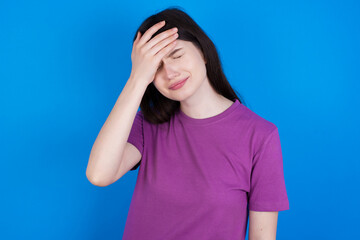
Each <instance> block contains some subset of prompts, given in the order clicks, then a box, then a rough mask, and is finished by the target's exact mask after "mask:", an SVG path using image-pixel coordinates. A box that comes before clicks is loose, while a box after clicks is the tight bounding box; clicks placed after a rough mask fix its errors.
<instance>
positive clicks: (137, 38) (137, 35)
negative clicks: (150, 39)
mask: <svg viewBox="0 0 360 240" xmlns="http://www.w3.org/2000/svg"><path fill="white" fill-rule="evenodd" d="M139 36H140V32H137V33H136V38H135V40H134V42H133V46H135V45H136V44H137V42H138V41H139V39H140V37H139Z"/></svg>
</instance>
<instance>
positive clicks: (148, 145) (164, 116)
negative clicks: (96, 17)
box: [86, 8, 289, 240]
mask: <svg viewBox="0 0 360 240" xmlns="http://www.w3.org/2000/svg"><path fill="white" fill-rule="evenodd" d="M233 40H234V41H236V39H233ZM229 44H231V39H230V41H229ZM131 60H132V69H131V74H130V77H129V79H128V81H127V82H126V84H125V86H124V88H123V90H122V92H121V94H120V96H119V98H118V99H117V101H116V103H115V106H114V108H113V109H112V111H111V113H110V115H109V117H108V119H107V120H106V122H105V124H104V126H103V127H102V129H101V131H100V133H99V135H98V137H97V139H96V141H95V143H94V145H93V148H92V150H91V154H90V158H89V163H88V167H87V171H86V175H87V177H88V179H89V181H90V182H91V183H93V184H95V185H97V186H107V185H109V184H111V183H113V182H115V181H117V180H118V179H120V178H121V177H122V176H123V175H124V174H125V173H127V172H128V171H129V170H135V169H137V168H138V167H139V172H138V176H137V182H136V186H135V190H134V195H133V198H132V201H131V204H130V209H129V213H128V218H127V222H126V225H125V231H124V235H123V239H124V240H128V239H129V240H140V239H141V240H144V239H149V240H158V239H164V240H165V239H166V240H177V239H179V240H180V239H196V240H202V239H203V240H210V239H216V240H219V239H227V240H228V239H237V240H239V239H245V235H246V228H247V220H248V219H249V239H250V240H252V239H275V238H276V228H277V217H278V211H283V210H287V209H289V202H288V198H287V193H286V188H285V181H284V173H283V161H282V154H281V146H280V138H279V133H278V129H277V127H276V126H275V125H274V124H273V123H271V122H269V121H267V120H266V119H264V118H262V117H260V116H259V115H257V114H256V113H254V112H253V111H251V110H250V109H249V108H247V107H246V106H245V105H243V103H242V102H241V101H240V99H239V98H238V97H237V95H236V94H235V92H234V90H233V89H232V88H231V86H230V84H229V82H228V81H227V79H226V77H225V75H224V73H223V71H222V67H221V63H220V60H219V57H218V54H217V51H216V48H215V46H214V44H213V43H212V41H211V40H210V39H209V38H208V37H207V36H206V34H205V33H204V32H203V30H202V29H201V28H200V27H199V26H198V25H197V24H196V23H195V22H194V20H193V19H192V18H190V17H189V16H188V15H187V14H186V13H185V12H184V11H181V10H179V9H177V8H168V9H165V10H164V11H161V12H159V13H157V14H155V15H153V16H150V17H149V18H147V19H146V20H145V21H144V22H143V23H142V24H141V26H140V27H139V29H138V31H137V34H136V36H135V37H134V42H133V49H132V54H131ZM139 106H140V108H141V110H140V111H138V108H139Z"/></svg>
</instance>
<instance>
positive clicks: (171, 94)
mask: <svg viewBox="0 0 360 240" xmlns="http://www.w3.org/2000/svg"><path fill="white" fill-rule="evenodd" d="M176 42H177V44H176V45H175V47H174V48H173V49H172V50H171V51H170V53H168V54H167V55H166V56H165V57H164V58H163V59H162V61H161V62H160V65H159V68H158V70H157V72H156V74H155V78H154V81H153V83H154V85H155V87H156V88H157V90H158V91H159V92H160V93H161V94H162V95H164V96H165V97H167V98H169V99H172V100H174V101H182V100H184V99H186V98H188V97H189V96H191V95H193V94H194V92H195V91H196V90H197V89H198V88H199V87H200V86H201V84H202V83H203V82H204V81H205V80H206V79H207V76H206V66H205V60H204V58H203V54H202V52H201V51H200V50H199V49H198V48H197V47H195V45H194V44H193V43H192V42H189V41H184V40H179V39H177V40H176ZM172 53H173V54H172ZM184 79H187V80H186V81H185V82H184V84H182V86H181V87H180V88H177V89H173V88H170V87H171V86H172V85H174V84H175V83H178V82H181V81H182V80H184Z"/></svg>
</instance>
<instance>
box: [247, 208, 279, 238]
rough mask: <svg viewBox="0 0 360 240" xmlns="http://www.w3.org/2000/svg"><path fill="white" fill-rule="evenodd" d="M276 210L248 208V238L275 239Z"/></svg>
mask: <svg viewBox="0 0 360 240" xmlns="http://www.w3.org/2000/svg"><path fill="white" fill-rule="evenodd" d="M277 219H278V212H257V211H251V210H249V240H275V239H276V228H277Z"/></svg>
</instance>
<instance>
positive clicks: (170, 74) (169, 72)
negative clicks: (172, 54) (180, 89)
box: [163, 63, 180, 79]
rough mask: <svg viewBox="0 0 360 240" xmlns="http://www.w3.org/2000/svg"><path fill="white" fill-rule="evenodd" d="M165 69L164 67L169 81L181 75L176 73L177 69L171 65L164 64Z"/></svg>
mask: <svg viewBox="0 0 360 240" xmlns="http://www.w3.org/2000/svg"><path fill="white" fill-rule="evenodd" d="M163 67H164V71H165V75H166V77H167V78H169V79H172V78H174V77H177V76H179V75H180V73H179V72H178V71H176V69H175V67H174V66H173V65H171V64H165V63H164V65H163Z"/></svg>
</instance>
